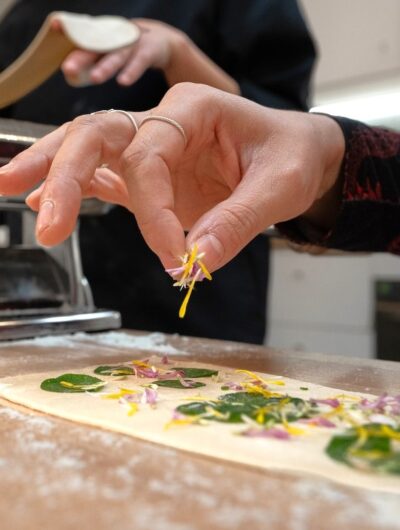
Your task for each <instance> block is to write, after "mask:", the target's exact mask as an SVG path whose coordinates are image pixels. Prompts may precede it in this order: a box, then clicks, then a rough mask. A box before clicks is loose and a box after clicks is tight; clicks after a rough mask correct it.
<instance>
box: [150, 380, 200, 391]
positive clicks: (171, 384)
mask: <svg viewBox="0 0 400 530" xmlns="http://www.w3.org/2000/svg"><path fill="white" fill-rule="evenodd" d="M185 381H189V382H190V383H191V386H184V385H182V383H181V382H180V380H179V379H160V380H158V381H153V382H152V384H155V385H157V386H165V387H167V388H183V389H186V390H190V389H191V388H199V387H200V386H206V385H205V384H204V383H200V381H190V380H189V379H185Z"/></svg>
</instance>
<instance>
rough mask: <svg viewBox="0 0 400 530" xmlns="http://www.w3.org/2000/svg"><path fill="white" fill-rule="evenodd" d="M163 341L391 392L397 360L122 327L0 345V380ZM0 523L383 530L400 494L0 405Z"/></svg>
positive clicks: (189, 353)
mask: <svg viewBox="0 0 400 530" xmlns="http://www.w3.org/2000/svg"><path fill="white" fill-rule="evenodd" d="M130 337H131V338H130ZM164 342H165V343H166V344H168V345H170V346H173V347H175V348H176V349H178V350H179V351H180V352H186V353H185V354H184V356H185V357H186V358H188V359H196V360H201V361H205V362H215V363H219V364H225V365H228V366H237V367H239V366H240V367H243V368H248V369H254V370H261V371H265V372H269V373H273V374H280V375H285V376H288V377H294V378H297V379H302V380H304V381H310V382H315V383H320V384H323V385H327V386H332V387H339V388H343V389H345V390H346V389H347V390H358V391H367V392H372V393H382V392H383V391H387V392H391V393H399V392H400V363H398V364H397V363H392V362H387V361H369V360H361V359H356V358H353V359H349V358H343V357H335V356H326V355H322V354H304V353H294V352H283V351H277V350H272V349H267V348H263V347H257V346H250V345H243V344H238V343H228V342H220V341H211V340H204V339H188V338H186V337H175V336H174V337H168V336H163V335H160V334H152V335H146V336H143V335H140V337H139V336H138V335H136V334H132V335H130V336H128V335H127V334H126V333H124V332H121V333H116V332H110V333H109V334H107V335H104V334H101V335H84V334H78V335H77V336H75V337H71V338H68V339H66V338H57V337H51V338H49V339H36V340H33V341H21V342H16V343H7V344H6V343H0V376H1V377H4V376H7V375H14V374H18V373H32V372H42V371H46V370H52V369H54V370H57V369H60V370H65V369H72V368H75V369H76V368H79V367H84V366H88V365H92V364H96V363H98V364H100V363H102V364H103V363H106V362H115V361H116V360H117V359H118V360H129V359H132V358H140V357H143V356H145V355H146V354H148V351H149V347H150V348H152V347H153V345H156V346H155V347H156V348H157V347H160V346H159V345H160V344H161V345H162V344H163V343H164ZM266 458H268V455H266ZM0 521H1V522H0V528H1V530H47V529H50V528H51V529H54V530H72V529H73V530H77V528H79V529H88V528H93V530H110V528H113V529H115V530H195V529H196V530H197V529H204V530H205V529H207V530H219V529H230V530H232V529H239V528H243V527H246V528H247V527H248V528H249V529H250V528H251V530H258V529H260V530H261V529H262V530H267V529H271V530H339V529H340V530H345V529H350V528H351V529H352V530H353V529H354V528H363V530H377V529H379V530H381V529H385V530H392V529H393V530H394V529H399V528H400V496H398V495H392V494H383V493H372V492H367V491H364V490H358V489H355V488H347V487H343V486H339V485H336V484H334V483H331V482H330V481H327V480H321V479H317V478H312V477H307V478H302V477H299V476H296V475H290V474H286V473H277V472H267V471H260V470H257V469H253V468H250V467H246V466H242V465H237V464H231V463H227V462H221V461H217V460H214V459H211V458H205V457H201V456H196V455H192V454H189V453H184V452H180V451H176V450H173V449H169V448H166V447H162V446H158V445H155V444H151V443H146V442H143V441H141V440H136V439H132V438H130V437H128V436H123V435H119V434H116V433H110V432H106V431H102V430H100V429H95V428H91V427H85V426H81V425H78V424H74V423H71V422H68V421H64V420H61V419H58V418H53V417H50V416H44V415H40V414H38V413H35V412H32V411H29V410H27V409H23V408H22V407H17V406H14V405H12V404H10V403H8V402H6V401H1V402H0Z"/></svg>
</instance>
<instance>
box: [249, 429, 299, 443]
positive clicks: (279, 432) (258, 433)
mask: <svg viewBox="0 0 400 530" xmlns="http://www.w3.org/2000/svg"><path fill="white" fill-rule="evenodd" d="M242 435H243V436H248V437H250V438H275V439H276V440H289V439H290V435H289V433H288V432H286V431H284V430H283V429H277V428H276V427H272V428H271V429H257V428H255V427H251V428H250V429H247V431H243V432H242Z"/></svg>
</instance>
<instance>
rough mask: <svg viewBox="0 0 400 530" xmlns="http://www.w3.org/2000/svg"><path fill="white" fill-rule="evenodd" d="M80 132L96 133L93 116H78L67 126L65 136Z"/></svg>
mask: <svg viewBox="0 0 400 530" xmlns="http://www.w3.org/2000/svg"><path fill="white" fill-rule="evenodd" d="M82 130H89V131H94V132H95V131H97V130H98V125H96V120H95V117H94V116H91V115H90V114H84V115H82V116H78V117H77V118H75V119H74V120H73V121H72V122H70V123H69V124H68V126H67V134H74V133H76V132H80V131H82Z"/></svg>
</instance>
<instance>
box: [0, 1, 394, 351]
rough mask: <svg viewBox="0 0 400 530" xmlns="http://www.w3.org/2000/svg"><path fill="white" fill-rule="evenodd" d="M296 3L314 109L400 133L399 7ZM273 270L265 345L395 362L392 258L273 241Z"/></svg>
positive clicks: (362, 3) (390, 3) (0, 9)
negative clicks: (304, 28)
mask: <svg viewBox="0 0 400 530" xmlns="http://www.w3.org/2000/svg"><path fill="white" fill-rule="evenodd" d="M12 2H13V0H0V19H1V15H2V13H3V12H4V11H5V10H6V9H7V8H8V7H9V6H10V5H11V4H12ZM301 3H302V6H303V9H304V13H305V16H306V19H307V20H308V22H309V25H310V27H311V30H312V32H313V34H314V37H315V39H316V42H317V45H318V49H319V61H318V65H317V68H316V71H315V76H314V91H313V98H312V106H313V107H315V109H316V110H318V111H321V112H331V113H333V114H337V115H342V116H349V117H353V118H356V119H359V120H362V121H366V122H368V123H371V124H376V125H385V126H388V127H393V128H397V129H399V130H400V31H399V22H400V2H399V1H398V0H352V1H351V2H349V1H348V0H335V1H334V2H332V1H328V0H301ZM0 239H1V234H0ZM0 244H1V241H0ZM271 269H272V273H271V277H270V296H269V302H268V315H269V318H268V335H267V339H266V343H267V344H268V345H271V346H274V347H282V348H285V349H295V350H301V351H323V352H328V353H336V354H342V355H348V356H360V357H366V358H367V357H379V358H385V359H393V360H400V262H399V258H396V257H393V256H389V255H383V254H375V255H354V254H351V255H338V254H336V255H335V254H334V255H331V254H323V255H320V256H312V255H307V254H301V253H296V252H294V251H293V250H292V249H289V248H288V247H287V246H286V244H285V243H284V242H283V241H281V240H279V239H277V240H274V241H273V251H272V255H271Z"/></svg>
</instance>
